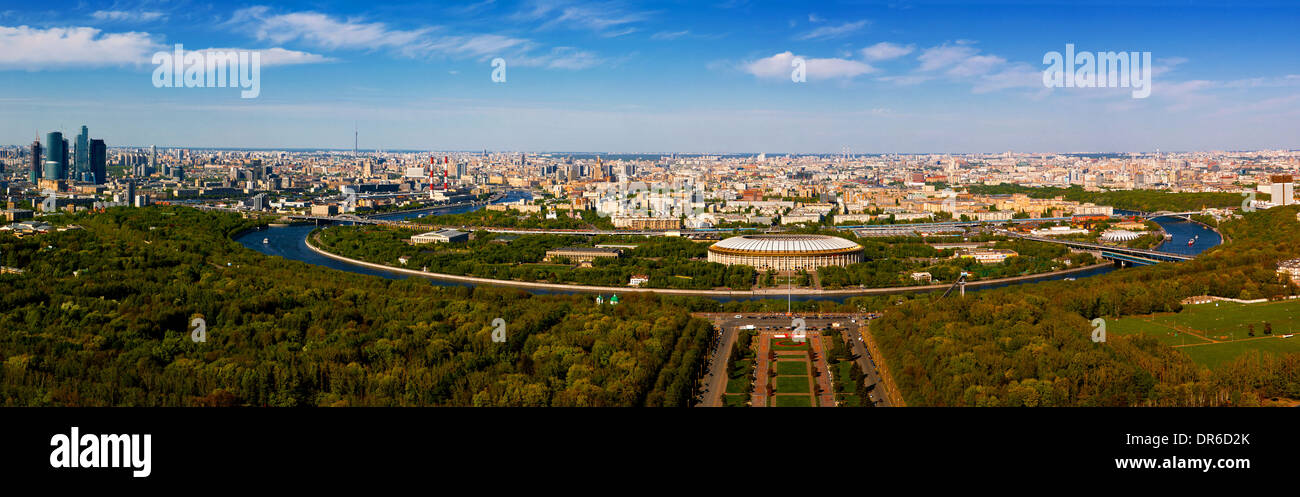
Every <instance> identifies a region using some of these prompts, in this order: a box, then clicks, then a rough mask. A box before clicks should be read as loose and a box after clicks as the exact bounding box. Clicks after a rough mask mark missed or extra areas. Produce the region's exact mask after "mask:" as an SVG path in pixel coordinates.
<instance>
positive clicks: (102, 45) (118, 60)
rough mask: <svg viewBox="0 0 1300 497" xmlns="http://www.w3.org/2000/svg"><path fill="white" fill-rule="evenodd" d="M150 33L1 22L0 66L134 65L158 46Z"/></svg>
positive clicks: (69, 66)
mask: <svg viewBox="0 0 1300 497" xmlns="http://www.w3.org/2000/svg"><path fill="white" fill-rule="evenodd" d="M158 46H159V45H158V44H156V43H155V42H154V40H153V38H152V37H151V36H150V35H149V33H139V32H127V33H103V32H102V31H100V30H99V29H96V28H90V27H70V28H48V29H41V28H32V27H28V26H18V27H16V28H15V27H8V26H0V69H26V70H30V71H35V70H41V69H60V68H63V69H66V68H82V67H103V66H121V65H136V64H144V63H147V62H149V57H150V55H152V53H153V52H154V51H155V50H157V47H158Z"/></svg>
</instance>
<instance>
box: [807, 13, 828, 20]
mask: <svg viewBox="0 0 1300 497" xmlns="http://www.w3.org/2000/svg"><path fill="white" fill-rule="evenodd" d="M825 20H826V19H823V18H822V17H821V16H819V15H817V14H808V22H822V21H825Z"/></svg>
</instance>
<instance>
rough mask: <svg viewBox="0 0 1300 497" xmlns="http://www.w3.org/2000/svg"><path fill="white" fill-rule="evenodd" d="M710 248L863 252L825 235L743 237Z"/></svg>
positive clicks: (783, 251) (842, 240) (845, 242)
mask: <svg viewBox="0 0 1300 497" xmlns="http://www.w3.org/2000/svg"><path fill="white" fill-rule="evenodd" d="M709 248H710V249H722V250H723V251H728V252H747V253H753V254H764V253H772V254H776V253H781V254H789V253H812V254H815V253H828V252H845V251H854V250H861V249H862V246H861V245H858V244H856V243H853V242H852V241H849V240H846V239H843V238H839V237H834V236H825V235H742V236H733V237H731V238H728V239H726V240H722V241H720V242H718V243H715V244H713V246H712V247H709Z"/></svg>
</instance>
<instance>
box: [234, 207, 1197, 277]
mask: <svg viewBox="0 0 1300 497" xmlns="http://www.w3.org/2000/svg"><path fill="white" fill-rule="evenodd" d="M521 198H523V199H526V198H531V195H529V194H528V193H527V192H510V194H508V195H506V196H505V197H504V198H502V199H500V200H498V202H511V201H516V200H519V199H521ZM480 207H481V206H461V207H452V208H447V209H437V212H438V213H440V214H459V213H462V212H469V211H471V210H475V209H478V208H480ZM1116 212H1117V213H1121V214H1122V213H1124V212H1123V211H1118V210H1117V211H1116ZM426 213H427V211H421V212H403V213H395V214H381V215H378V216H375V217H377V218H379V219H389V220H394V219H405V218H410V217H416V216H420V215H423V214H426ZM1155 221H1156V223H1158V224H1159V225H1160V226H1161V227H1163V228H1164V229H1165V231H1166V232H1167V233H1169V234H1170V235H1171V236H1172V238H1171V239H1169V240H1167V241H1165V242H1164V243H1162V244H1161V245H1160V246H1159V247H1158V248H1157V250H1161V251H1166V252H1174V253H1179V254H1199V253H1201V252H1202V251H1204V250H1205V249H1208V248H1210V247H1213V246H1215V245H1218V244H1219V243H1221V242H1222V238H1221V237H1220V236H1219V234H1218V233H1216V232H1214V230H1212V229H1209V228H1207V227H1205V226H1204V225H1202V224H1200V223H1196V222H1192V221H1187V220H1183V219H1179V218H1158V219H1155ZM315 228H316V226H315V225H310V224H309V225H294V226H287V227H281V228H265V229H261V230H254V231H249V232H247V233H244V234H242V235H240V236H239V237H238V238H236V239H235V240H236V241H238V242H239V243H241V244H243V245H244V246H245V247H248V248H250V249H253V250H256V251H258V252H261V253H263V254H266V255H272V256H279V257H284V258H286V259H292V260H296V261H302V262H306V263H308V264H315V265H317V266H324V267H327V268H330V269H337V270H339V271H350V272H353V273H361V274H368V275H371V276H380V277H384V278H392V279H404V278H406V277H407V275H406V274H403V273H397V272H391V271H384V270H380V269H372V268H368V267H362V266H357V265H353V264H349V263H346V262H343V261H339V260H335V259H331V258H328V257H325V256H322V255H320V254H317V253H316V252H313V251H312V250H311V249H309V248H307V235H308V234H309V233H311V231H312V230H313V229H315ZM1197 237H1199V238H1197ZM263 239H265V240H266V243H262V240H263ZM1192 239H1196V242H1195V243H1194V244H1193V245H1191V246H1188V245H1187V241H1188V240H1192ZM1115 269H1116V268H1115V267H1114V266H1104V267H1099V268H1096V269H1090V270H1087V271H1082V272H1078V273H1072V274H1064V275H1054V276H1047V277H1044V278H1041V279H1035V280H1029V281H1019V282H1010V283H1001V284H996V285H988V286H978V287H976V286H972V287H968V288H967V289H966V290H967V291H979V290H985V289H991V288H1002V287H1006V286H1011V285H1023V284H1026V283H1033V282H1039V281H1051V280H1060V279H1065V278H1086V277H1089V276H1096V275H1099V274H1105V273H1109V272H1111V271H1114V270H1115ZM429 281H430V282H432V283H433V284H435V285H441V286H474V284H473V283H464V282H454V281H443V280H438V279H430V280H429ZM528 291H529V292H532V293H539V294H568V293H579V292H572V291H566V290H546V289H528ZM849 297H852V295H793V296H791V297H790V298H791V299H792V300H799V301H802V300H830V301H836V302H840V301H843V300H844V299H846V298H849ZM709 298H712V299H714V300H719V301H724V302H725V301H733V300H751V299H756V298H763V299H779V298H781V296H780V295H765V296H762V297H752V296H743V297H739V296H723V295H715V296H709Z"/></svg>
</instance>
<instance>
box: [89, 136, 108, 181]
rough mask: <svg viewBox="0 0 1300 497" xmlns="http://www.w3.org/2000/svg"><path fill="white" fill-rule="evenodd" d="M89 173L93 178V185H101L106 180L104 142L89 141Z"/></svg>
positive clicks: (106, 155) (106, 163) (106, 149)
mask: <svg viewBox="0 0 1300 497" xmlns="http://www.w3.org/2000/svg"><path fill="white" fill-rule="evenodd" d="M89 155H90V173H91V174H93V175H94V176H95V184H96V185H102V184H104V182H105V181H107V180H108V146H106V145H104V140H90V154H89Z"/></svg>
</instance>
